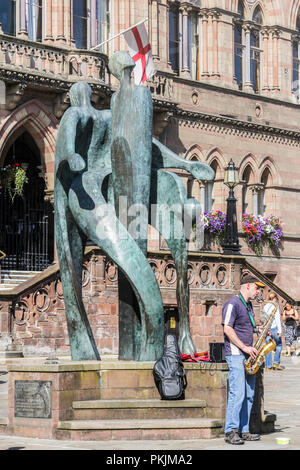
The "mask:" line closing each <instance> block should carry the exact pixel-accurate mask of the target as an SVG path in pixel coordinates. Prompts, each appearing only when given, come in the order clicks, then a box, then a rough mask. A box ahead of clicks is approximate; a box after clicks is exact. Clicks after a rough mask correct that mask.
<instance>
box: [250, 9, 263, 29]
mask: <svg viewBox="0 0 300 470" xmlns="http://www.w3.org/2000/svg"><path fill="white" fill-rule="evenodd" d="M252 20H253V21H254V23H257V24H260V25H262V24H263V15H262V11H261V8H260V6H259V5H258V6H257V7H256V8H255V10H254V12H253V17H252Z"/></svg>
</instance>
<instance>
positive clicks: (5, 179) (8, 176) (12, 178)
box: [0, 163, 28, 203]
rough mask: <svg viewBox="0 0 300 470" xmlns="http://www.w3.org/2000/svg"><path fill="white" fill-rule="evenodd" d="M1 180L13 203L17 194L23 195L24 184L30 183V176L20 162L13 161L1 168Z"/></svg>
mask: <svg viewBox="0 0 300 470" xmlns="http://www.w3.org/2000/svg"><path fill="white" fill-rule="evenodd" d="M0 181H1V185H2V188H3V189H4V191H5V192H7V193H8V195H9V198H10V200H11V202H12V203H13V202H14V199H15V197H16V196H23V192H24V184H25V183H28V178H27V175H26V171H25V170H24V169H23V168H22V167H21V166H20V164H19V163H13V164H12V165H7V166H5V167H4V168H1V169H0Z"/></svg>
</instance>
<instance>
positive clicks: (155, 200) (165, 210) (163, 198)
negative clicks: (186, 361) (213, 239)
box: [150, 170, 200, 354]
mask: <svg viewBox="0 0 300 470" xmlns="http://www.w3.org/2000/svg"><path fill="white" fill-rule="evenodd" d="M152 183H153V184H152V188H151V204H157V210H158V211H160V212H161V216H159V213H158V212H156V214H155V216H154V217H153V216H152V218H151V221H150V223H151V224H152V225H154V226H155V227H156V228H157V230H158V231H159V232H160V233H161V235H162V236H163V237H164V239H165V240H166V243H167V245H168V247H169V249H170V251H171V254H172V257H173V259H174V262H175V266H176V271H177V290H176V295H177V305H178V313H179V324H180V327H179V330H180V333H179V341H178V343H179V348H180V351H181V353H182V354H193V353H194V352H195V351H196V349H195V346H194V343H193V340H192V337H191V333H190V327H189V287H188V279H187V266H188V250H187V242H186V235H187V233H186V230H187V227H185V226H184V221H185V219H187V218H191V220H189V224H188V225H189V228H191V227H192V224H193V222H194V217H196V213H197V209H198V211H199V212H200V205H199V203H198V202H197V201H196V200H195V199H188V198H187V197H186V190H185V187H184V184H183V182H182V180H181V179H180V178H179V176H177V175H176V174H174V173H171V172H167V171H164V170H158V171H157V172H156V171H153V172H152ZM171 213H172V214H174V215H171ZM193 213H194V215H193Z"/></svg>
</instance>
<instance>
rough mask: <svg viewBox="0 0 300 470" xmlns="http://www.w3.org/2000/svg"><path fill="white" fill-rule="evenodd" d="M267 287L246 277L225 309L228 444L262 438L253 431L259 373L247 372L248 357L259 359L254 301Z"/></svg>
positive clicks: (226, 432)
mask: <svg viewBox="0 0 300 470" xmlns="http://www.w3.org/2000/svg"><path fill="white" fill-rule="evenodd" d="M260 287H265V285H264V284H262V283H261V282H260V281H259V280H258V279H257V278H255V277H254V276H251V275H246V276H244V277H243V278H242V279H241V287H240V292H239V293H238V294H237V295H235V296H234V297H232V298H230V299H229V300H227V302H226V303H225V304H224V306H223V309H222V325H223V331H224V346H225V358H226V362H227V364H228V368H229V372H228V381H229V393H228V401H227V411H226V421H225V442H227V443H229V444H233V445H242V444H244V443H245V441H256V440H259V439H260V435H259V434H251V433H250V431H249V421H250V414H251V409H252V404H253V397H254V390H255V374H254V375H248V374H246V373H245V368H244V362H245V360H246V358H247V357H249V356H250V357H252V358H253V359H255V358H256V357H257V355H258V351H257V350H256V349H255V348H254V347H253V346H252V345H253V334H254V332H256V325H255V321H254V314H253V308H252V304H251V300H254V299H255V298H256V297H257V295H258V294H260Z"/></svg>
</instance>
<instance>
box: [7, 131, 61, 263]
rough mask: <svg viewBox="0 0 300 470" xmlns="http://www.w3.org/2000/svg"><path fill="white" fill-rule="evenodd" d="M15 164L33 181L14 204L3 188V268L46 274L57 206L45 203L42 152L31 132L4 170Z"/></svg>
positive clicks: (22, 138) (18, 142)
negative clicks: (43, 272)
mask: <svg viewBox="0 0 300 470" xmlns="http://www.w3.org/2000/svg"><path fill="white" fill-rule="evenodd" d="M14 163H18V164H19V165H20V166H21V167H22V168H24V169H25V170H26V174H27V177H28V180H29V181H28V183H27V184H25V185H24V194H23V196H22V197H20V196H16V197H15V199H14V201H13V203H12V202H11V201H10V199H9V195H8V194H7V192H6V191H5V190H4V188H1V189H0V249H1V250H2V251H4V252H5V253H6V257H5V258H3V259H2V261H1V267H2V269H10V270H20V271H21V270H24V271H42V270H44V269H45V268H47V266H49V264H51V262H52V261H53V254H54V225H53V207H52V206H51V204H50V203H49V202H48V201H45V197H44V192H45V180H44V178H43V177H42V175H41V173H42V170H41V157H40V152H39V149H38V147H37V145H36V144H35V142H34V140H33V138H32V137H31V135H30V134H29V133H28V132H24V134H22V135H21V136H20V137H19V138H18V139H17V140H16V141H15V142H14V143H13V145H12V146H11V148H10V149H9V151H8V153H7V155H6V158H5V162H4V164H3V167H5V166H6V165H11V164H14Z"/></svg>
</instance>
